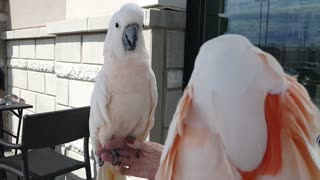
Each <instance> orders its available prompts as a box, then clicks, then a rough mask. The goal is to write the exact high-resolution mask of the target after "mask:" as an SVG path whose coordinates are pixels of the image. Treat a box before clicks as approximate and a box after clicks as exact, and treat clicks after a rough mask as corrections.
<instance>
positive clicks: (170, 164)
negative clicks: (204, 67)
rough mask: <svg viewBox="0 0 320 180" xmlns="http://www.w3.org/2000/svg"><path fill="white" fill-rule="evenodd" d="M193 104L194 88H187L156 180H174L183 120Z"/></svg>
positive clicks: (174, 118) (164, 150) (177, 110)
mask: <svg viewBox="0 0 320 180" xmlns="http://www.w3.org/2000/svg"><path fill="white" fill-rule="evenodd" d="M191 102H192V87H187V88H186V89H185V91H184V95H183V96H182V98H181V99H180V101H179V103H178V106H177V109H176V112H175V114H174V116H173V120H172V122H171V125H170V128H169V132H168V136H167V137H168V138H167V140H166V143H165V144H166V145H165V147H164V149H163V151H162V155H161V161H160V166H159V169H158V172H157V175H156V179H172V176H173V171H174V170H173V168H174V161H175V156H176V154H177V147H178V144H179V143H178V141H179V138H181V136H182V135H183V126H184V125H183V124H184V123H183V120H184V119H185V117H186V115H187V112H188V109H189V107H190V104H191Z"/></svg>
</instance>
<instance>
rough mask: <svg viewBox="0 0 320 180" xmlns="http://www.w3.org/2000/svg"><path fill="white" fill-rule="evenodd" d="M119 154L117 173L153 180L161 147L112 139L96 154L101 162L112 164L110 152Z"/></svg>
mask: <svg viewBox="0 0 320 180" xmlns="http://www.w3.org/2000/svg"><path fill="white" fill-rule="evenodd" d="M114 149H117V150H118V153H119V159H118V162H119V163H118V167H119V173H121V174H123V175H127V176H137V177H142V178H148V179H154V177H155V174H156V172H157V170H158V167H159V164H160V157H161V153H162V150H163V145H161V144H158V143H155V142H148V141H138V140H135V141H134V140H132V139H129V140H121V139H114V140H111V141H109V142H107V143H106V145H105V147H102V148H100V149H97V152H96V154H97V155H98V156H99V157H101V159H102V160H103V161H108V162H111V163H112V162H113V160H114V159H113V157H112V155H111V153H110V151H111V150H114Z"/></svg>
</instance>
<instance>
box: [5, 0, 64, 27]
mask: <svg viewBox="0 0 320 180" xmlns="http://www.w3.org/2000/svg"><path fill="white" fill-rule="evenodd" d="M8 2H9V3H8V11H9V21H8V25H9V29H21V28H29V27H39V26H45V25H46V24H47V23H48V22H52V21H59V20H64V19H65V18H66V0H27V1H26V0H8Z"/></svg>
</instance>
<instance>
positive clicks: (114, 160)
mask: <svg viewBox="0 0 320 180" xmlns="http://www.w3.org/2000/svg"><path fill="white" fill-rule="evenodd" d="M110 153H111V156H112V165H113V166H117V165H118V164H119V156H120V155H119V152H118V149H114V150H112V151H110Z"/></svg>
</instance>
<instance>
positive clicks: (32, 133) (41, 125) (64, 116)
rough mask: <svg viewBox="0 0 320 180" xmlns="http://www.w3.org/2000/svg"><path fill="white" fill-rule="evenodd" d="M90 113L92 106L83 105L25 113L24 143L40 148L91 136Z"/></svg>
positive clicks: (30, 146)
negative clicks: (51, 110)
mask: <svg viewBox="0 0 320 180" xmlns="http://www.w3.org/2000/svg"><path fill="white" fill-rule="evenodd" d="M89 114H90V107H82V108H75V109H67V110H60V111H53V112H46V113H37V114H32V115H25V116H24V117H23V131H22V145H23V146H24V147H25V148H27V149H39V148H45V147H53V146H56V145H60V144H64V143H67V142H71V141H74V140H77V139H81V138H89Z"/></svg>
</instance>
